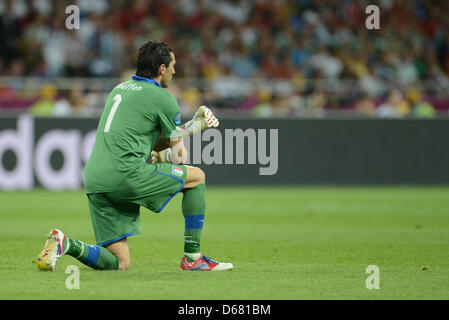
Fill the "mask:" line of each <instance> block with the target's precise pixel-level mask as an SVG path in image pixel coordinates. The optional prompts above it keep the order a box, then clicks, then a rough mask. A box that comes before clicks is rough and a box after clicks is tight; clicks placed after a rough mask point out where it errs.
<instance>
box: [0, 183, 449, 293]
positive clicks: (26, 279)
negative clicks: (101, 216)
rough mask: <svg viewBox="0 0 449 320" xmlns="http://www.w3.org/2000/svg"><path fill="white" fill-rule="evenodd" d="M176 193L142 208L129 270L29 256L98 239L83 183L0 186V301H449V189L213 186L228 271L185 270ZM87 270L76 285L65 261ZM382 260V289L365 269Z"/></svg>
mask: <svg viewBox="0 0 449 320" xmlns="http://www.w3.org/2000/svg"><path fill="white" fill-rule="evenodd" d="M181 198H182V196H181V195H178V196H176V197H175V198H174V199H173V200H172V201H171V202H170V203H169V205H168V206H167V207H166V208H165V209H164V211H163V212H162V213H160V214H155V213H152V212H150V211H148V210H146V209H142V210H141V226H142V233H141V234H140V235H137V236H133V237H130V238H129V242H130V247H131V268H130V270H128V271H120V272H119V271H94V270H91V269H89V268H88V267H86V266H84V265H82V264H81V263H79V262H78V261H76V260H75V259H73V258H72V257H68V256H67V257H62V258H61V259H60V260H59V263H58V265H57V268H56V272H42V271H39V270H38V269H37V267H36V266H35V265H34V264H32V260H34V259H35V258H36V257H37V255H38V253H39V252H40V250H41V249H42V246H43V244H44V241H45V235H46V233H47V232H48V231H49V230H50V229H51V228H53V227H57V228H60V229H61V230H63V231H64V232H65V233H67V235H68V236H69V237H72V238H75V239H79V240H83V241H85V242H87V243H94V236H93V231H92V226H91V222H90V216H89V212H88V206H87V201H86V198H85V195H84V193H83V192H82V191H79V192H49V191H43V190H36V191H32V192H1V193H0V204H1V205H0V227H1V229H0V237H1V239H0V253H1V256H0V257H1V260H0V299H182V300H190V299H199V300H201V299H218V300H227V299H250V300H255V299H263V300H264V299H282V300H289V299H448V298H449V272H448V270H449V188H448V187H360V188H349V187H339V188H337V187H273V188H268V187H266V188H265V187H254V188H250V187H236V188H222V187H209V188H208V190H207V212H206V222H205V226H204V231H203V236H202V250H203V252H204V253H205V254H207V255H209V256H211V257H212V258H214V259H217V260H220V261H225V262H232V263H233V264H234V270H232V271H229V272H217V273H213V272H185V271H182V270H181V269H180V268H179V263H180V259H181V255H182V252H183V231H184V219H183V216H182V213H181V210H180V204H181ZM69 265H77V266H79V268H80V289H78V290H76V289H73V290H68V289H67V288H66V285H65V283H66V279H67V277H68V276H69V274H66V273H65V271H66V268H67V266H69ZM369 265H376V266H378V267H379V271H380V274H379V278H380V289H378V290H375V289H374V290H369V289H367V288H366V286H365V281H366V279H367V277H368V276H370V275H369V274H367V273H365V270H366V268H367V267H368V266H369Z"/></svg>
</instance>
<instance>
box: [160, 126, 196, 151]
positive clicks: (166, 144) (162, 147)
mask: <svg viewBox="0 0 449 320" xmlns="http://www.w3.org/2000/svg"><path fill="white" fill-rule="evenodd" d="M185 126H186V125H185V124H183V125H182V126H180V127H178V128H179V129H181V133H182V137H183V138H184V139H185V138H187V137H189V135H190V132H189V131H187V130H186V127H185ZM167 148H171V146H170V140H169V139H167V138H166V137H164V135H163V134H162V133H161V134H160V136H159V138H158V140H157V142H156V145H155V146H154V148H153V150H154V151H157V152H160V151H162V150H165V149H167Z"/></svg>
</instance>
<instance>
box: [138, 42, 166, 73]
mask: <svg viewBox="0 0 449 320" xmlns="http://www.w3.org/2000/svg"><path fill="white" fill-rule="evenodd" d="M170 52H173V50H172V48H170V47H169V46H168V44H166V43H165V42H162V41H160V40H150V41H148V42H146V43H145V44H144V45H143V46H141V47H140V49H139V52H138V54H137V70H136V75H137V76H140V77H145V78H150V79H153V78H156V77H157V76H158V73H159V67H160V66H161V64H164V65H165V66H166V67H168V65H169V64H170V61H171V55H170Z"/></svg>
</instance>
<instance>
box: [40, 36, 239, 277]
mask: <svg viewBox="0 0 449 320" xmlns="http://www.w3.org/2000/svg"><path fill="white" fill-rule="evenodd" d="M175 63H176V61H175V56H174V53H173V50H172V49H171V48H170V47H169V46H168V45H167V44H165V43H164V42H161V41H148V42H147V43H145V44H144V45H143V46H142V47H141V48H140V49H139V52H138V57H137V70H136V74H135V75H134V76H133V77H132V80H129V81H127V82H124V83H121V84H119V85H117V86H116V87H115V88H114V89H113V90H112V91H111V93H110V94H109V96H108V98H107V101H106V106H105V109H104V112H103V114H102V116H101V119H100V122H99V124H98V130H97V135H96V140H95V144H94V148H93V150H92V154H91V156H90V158H89V161H88V163H87V165H86V169H85V172H84V176H85V187H86V194H87V198H88V203H89V210H90V216H91V218H92V224H93V229H94V233H95V239H96V245H91V244H86V243H84V242H82V241H79V240H75V239H71V238H69V237H67V236H66V235H65V234H64V233H63V232H62V231H60V230H58V229H53V230H51V231H50V233H49V234H48V235H47V240H46V242H45V246H44V248H43V250H42V252H41V253H40V255H39V256H38V258H37V261H36V263H37V266H38V267H39V269H41V270H54V269H55V266H56V262H57V260H58V259H59V258H60V257H61V256H63V255H70V256H72V257H74V258H76V259H78V260H79V261H81V262H82V263H84V264H85V265H88V266H90V267H92V268H94V269H99V270H118V269H121V270H123V269H128V268H129V266H130V261H131V260H130V251H129V246H128V241H127V238H128V237H129V236H132V235H136V234H139V233H140V213H139V209H140V206H144V207H146V208H148V209H150V210H152V211H154V212H161V211H162V210H163V209H164V207H165V206H166V205H167V203H168V202H169V201H170V200H171V199H172V198H173V197H174V196H175V195H176V194H178V193H179V192H182V193H183V199H182V213H183V215H184V220H185V231H184V256H183V257H182V259H181V268H182V269H183V270H203V271H222V270H230V269H232V268H233V266H232V264H231V263H222V262H216V261H214V260H212V259H210V258H209V257H207V256H205V255H203V254H202V253H201V250H200V238H201V231H202V228H203V223H204V214H205V210H206V208H205V207H206V206H205V174H204V172H203V171H202V170H201V169H199V168H195V167H191V166H185V165H183V163H184V162H185V160H186V159H187V151H186V150H185V147H184V143H183V138H184V137H188V136H189V135H192V134H194V133H195V132H197V131H199V130H205V129H207V128H211V127H217V126H218V124H219V123H218V120H217V119H216V118H215V116H214V115H213V113H212V111H211V110H210V109H208V108H207V107H204V106H202V107H200V108H199V109H198V111H197V112H196V113H195V115H194V117H193V119H192V120H190V121H188V122H187V123H186V124H185V125H183V126H181V117H180V112H179V107H178V104H177V102H176V100H175V99H174V98H173V97H172V96H171V95H170V94H169V93H167V92H166V91H165V90H164V89H163V88H167V86H168V84H169V82H170V81H171V79H172V76H173V74H174V73H175V69H174V66H175ZM150 152H151V158H152V160H153V161H152V163H151V164H149V163H147V162H146V160H147V159H148V158H149V156H150Z"/></svg>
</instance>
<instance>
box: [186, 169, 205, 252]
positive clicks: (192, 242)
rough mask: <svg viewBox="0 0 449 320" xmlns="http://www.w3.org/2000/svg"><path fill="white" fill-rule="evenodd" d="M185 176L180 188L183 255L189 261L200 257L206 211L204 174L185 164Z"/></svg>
mask: <svg viewBox="0 0 449 320" xmlns="http://www.w3.org/2000/svg"><path fill="white" fill-rule="evenodd" d="M186 168H187V178H186V183H185V185H184V189H183V190H182V192H183V194H184V196H183V198H182V213H183V215H184V221H185V230H184V255H185V256H186V257H187V258H188V259H190V260H191V261H195V260H198V259H199V258H200V257H201V249H200V239H201V232H202V230H203V223H204V214H205V211H206V185H205V183H206V175H205V174H204V172H203V170H201V169H200V168H195V167H190V166H186Z"/></svg>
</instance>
